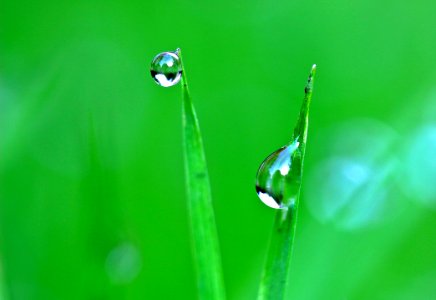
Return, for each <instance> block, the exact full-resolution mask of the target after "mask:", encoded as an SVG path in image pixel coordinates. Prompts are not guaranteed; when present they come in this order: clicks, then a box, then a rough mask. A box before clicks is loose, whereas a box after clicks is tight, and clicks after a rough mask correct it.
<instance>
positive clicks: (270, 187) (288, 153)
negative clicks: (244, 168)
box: [256, 140, 299, 209]
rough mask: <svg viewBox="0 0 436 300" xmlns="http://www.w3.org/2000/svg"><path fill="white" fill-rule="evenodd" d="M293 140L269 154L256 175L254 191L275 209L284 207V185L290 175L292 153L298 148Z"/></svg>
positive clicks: (297, 143) (297, 144)
mask: <svg viewBox="0 0 436 300" xmlns="http://www.w3.org/2000/svg"><path fill="white" fill-rule="evenodd" d="M298 146H299V142H298V141H297V140H295V141H294V142H293V143H291V144H290V145H287V146H284V147H282V148H280V149H279V150H277V151H275V152H273V153H272V154H270V155H269V156H268V157H267V158H266V159H265V160H264V161H263V162H262V164H261V165H260V167H259V170H258V171H257V176H256V192H257V195H258V196H259V198H260V200H261V201H262V202H263V203H264V204H266V205H267V206H269V207H271V208H275V209H282V208H285V207H286V206H285V204H284V202H285V199H284V197H285V195H284V194H285V187H286V186H287V183H286V182H287V180H288V179H290V176H291V167H292V166H291V163H292V155H293V153H294V152H295V151H296V150H297V149H298Z"/></svg>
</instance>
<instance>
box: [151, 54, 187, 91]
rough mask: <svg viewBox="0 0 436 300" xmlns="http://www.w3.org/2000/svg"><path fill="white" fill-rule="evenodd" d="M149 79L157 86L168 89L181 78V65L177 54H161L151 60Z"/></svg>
mask: <svg viewBox="0 0 436 300" xmlns="http://www.w3.org/2000/svg"><path fill="white" fill-rule="evenodd" d="M150 73H151V77H153V79H154V80H155V81H156V83H157V84H159V85H161V86H163V87H170V86H173V85H175V84H177V83H178V82H179V81H180V79H181V78H182V63H181V61H180V57H179V56H178V55H177V52H162V53H160V54H158V55H156V57H155V58H154V59H153V61H152V62H151V66H150Z"/></svg>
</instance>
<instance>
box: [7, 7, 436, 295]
mask: <svg viewBox="0 0 436 300" xmlns="http://www.w3.org/2000/svg"><path fill="white" fill-rule="evenodd" d="M435 12H436V4H435V3H434V2H432V1H428V0H427V1H415V2H413V3H411V2H410V1H404V0H401V1H384V2H380V1H360V2H352V1H336V2H328V1H322V2H319V1H282V0H280V1H276V2H271V1H266V0H259V1H254V2H253V1H245V2H235V1H227V0H226V1H219V2H210V1H209V2H202V1H191V2H189V3H187V2H186V1H178V0H173V1H165V2H162V1H145V2H144V1H129V2H126V3H123V2H122V1H118V2H114V1H106V2H103V1H76V2H75V3H74V4H69V3H66V2H54V1H39V2H24V1H2V2H1V3H0V257H1V272H0V274H1V276H0V278H1V279H2V281H3V282H2V286H1V293H3V294H4V296H3V297H4V299H194V298H195V295H196V291H195V280H194V274H193V267H192V266H193V264H192V259H191V252H190V251H191V250H190V239H189V231H188V220H187V213H186V205H185V202H186V201H185V200H186V199H185V190H184V180H183V175H184V172H183V162H182V151H181V150H182V146H181V97H180V93H181V92H180V89H179V88H178V87H176V88H171V89H163V88H160V87H158V86H156V85H155V83H154V82H153V80H152V79H151V78H150V76H149V70H148V68H149V63H150V61H151V59H152V58H153V57H154V55H156V54H157V53H159V52H162V51H168V50H174V49H175V48H176V47H181V48H182V49H183V52H184V60H185V67H186V68H187V70H189V74H190V85H191V92H192V96H193V100H194V102H195V104H196V107H197V113H198V116H199V119H200V123H201V126H202V131H203V137H204V142H205V148H206V155H207V159H208V164H209V171H210V177H211V183H212V192H213V197H214V206H215V211H216V219H217V225H218V230H219V236H220V244H221V249H222V258H223V267H224V276H225V280H226V285H227V294H228V296H229V299H254V298H255V296H256V293H257V285H258V282H259V280H260V274H261V270H262V265H263V261H264V257H265V253H266V250H267V245H268V238H269V233H270V230H271V228H272V221H273V218H274V213H275V211H273V210H272V209H270V208H268V207H266V206H265V205H263V204H262V203H261V202H260V200H259V199H258V198H257V196H256V193H255V191H254V176H255V174H256V171H257V168H258V166H259V164H260V163H261V162H262V160H263V159H264V158H265V157H266V156H267V155H268V154H269V153H270V152H271V151H273V150H275V149H277V148H278V147H280V146H282V145H283V144H285V143H286V142H287V141H288V139H289V137H290V136H291V133H292V126H293V124H294V122H295V118H296V116H297V114H298V109H299V106H300V103H301V99H302V97H303V87H304V84H305V80H306V76H307V74H306V73H307V69H308V68H309V67H310V66H311V65H312V64H313V63H317V64H318V67H319V70H318V80H317V86H316V89H315V94H314V100H313V105H312V112H311V126H310V129H309V144H308V148H307V153H306V166H305V179H304V180H303V191H302V199H301V206H300V208H301V209H300V216H299V225H298V230H297V238H296V244H295V245H296V248H295V252H294V258H293V264H292V270H291V275H290V276H291V281H290V287H289V293H288V294H289V298H291V299H430V298H432V297H434V296H435V295H436V284H435V283H436V241H435V236H436V226H435V225H436V219H435V214H436V187H435V186H436V185H435V183H436V158H435V157H436V155H435V154H436V71H435V69H436V68H435V67H436V60H435V49H436V31H435V28H436V15H435V14H436V13H435ZM265 99H267V101H266V100H265Z"/></svg>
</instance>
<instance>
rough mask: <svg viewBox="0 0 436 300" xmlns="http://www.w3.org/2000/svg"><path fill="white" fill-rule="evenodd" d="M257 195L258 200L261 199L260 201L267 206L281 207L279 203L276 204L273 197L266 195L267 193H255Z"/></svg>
mask: <svg viewBox="0 0 436 300" xmlns="http://www.w3.org/2000/svg"><path fill="white" fill-rule="evenodd" d="M257 195H258V196H259V198H260V200H262V202H263V203H265V204H266V205H268V206H269V207H271V208H274V209H280V208H281V207H280V205H278V204H277V202H276V201H275V200H274V198H273V197H271V196H270V195H268V194H267V193H262V192H259V193H257Z"/></svg>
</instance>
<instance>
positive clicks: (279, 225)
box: [258, 65, 316, 300]
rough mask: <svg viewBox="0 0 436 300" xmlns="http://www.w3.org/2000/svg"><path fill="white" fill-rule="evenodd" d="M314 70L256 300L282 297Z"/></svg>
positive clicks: (300, 174)
mask: <svg viewBox="0 0 436 300" xmlns="http://www.w3.org/2000/svg"><path fill="white" fill-rule="evenodd" d="M315 71H316V66H315V65H313V67H312V70H311V72H310V75H309V79H308V82H307V85H306V88H305V97H304V100H303V104H302V106H301V110H300V116H299V119H298V121H297V124H296V126H295V129H294V135H293V137H292V140H291V143H293V142H295V141H297V142H298V143H299V147H298V149H297V150H296V151H295V152H293V154H292V157H291V170H290V174H291V175H290V176H289V179H287V181H286V187H285V195H284V199H285V201H286V206H287V209H281V210H279V211H278V212H277V214H276V218H275V223H274V228H273V232H272V236H271V240H270V245H269V250H268V254H267V260H266V264H265V268H264V271H263V275H262V279H261V283H260V289H259V295H258V299H259V300H281V299H283V298H284V296H285V288H286V284H287V278H288V271H289V265H290V261H291V256H292V248H293V244H294V237H295V230H296V226H297V212H298V202H299V197H300V188H301V178H302V173H303V161H304V153H305V150H306V141H307V129H308V125H309V106H310V102H311V100H312V90H313V81H314V76H315Z"/></svg>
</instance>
